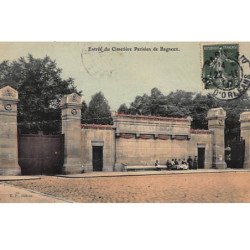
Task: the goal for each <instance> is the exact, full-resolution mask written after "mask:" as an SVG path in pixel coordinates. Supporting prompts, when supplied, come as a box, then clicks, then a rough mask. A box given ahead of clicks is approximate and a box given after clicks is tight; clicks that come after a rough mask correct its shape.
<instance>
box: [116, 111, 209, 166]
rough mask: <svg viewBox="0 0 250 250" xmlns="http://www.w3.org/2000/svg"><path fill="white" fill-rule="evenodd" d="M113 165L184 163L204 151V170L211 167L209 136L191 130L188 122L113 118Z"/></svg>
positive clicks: (140, 117)
mask: <svg viewBox="0 0 250 250" xmlns="http://www.w3.org/2000/svg"><path fill="white" fill-rule="evenodd" d="M114 125H115V127H116V131H115V133H116V164H117V165H118V166H119V165H121V164H126V165H153V164H154V162H155V161H156V160H159V162H160V164H165V163H166V161H167V160H171V159H172V158H177V159H183V158H185V159H187V157H188V156H191V157H192V158H193V157H194V156H196V155H197V154H198V147H203V148H205V168H210V167H211V166H212V136H213V135H212V133H211V132H210V131H207V130H191V128H190V125H191V119H190V118H165V117H164V118H163V117H145V116H132V115H115V116H114Z"/></svg>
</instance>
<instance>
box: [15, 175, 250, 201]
mask: <svg viewBox="0 0 250 250" xmlns="http://www.w3.org/2000/svg"><path fill="white" fill-rule="evenodd" d="M11 184H12V185H15V186H20V187H23V188H28V189H30V190H35V191H38V192H41V193H45V194H50V195H53V196H56V197H60V198H64V199H66V200H73V201H75V202H250V173H249V172H245V173H243V172H238V173H195V174H174V175H164V176H162V175H159V176H126V177H125V176H124V177H96V178H75V179H74V178H61V177H47V176H43V177H42V178H41V179H38V180H25V181H15V182H11Z"/></svg>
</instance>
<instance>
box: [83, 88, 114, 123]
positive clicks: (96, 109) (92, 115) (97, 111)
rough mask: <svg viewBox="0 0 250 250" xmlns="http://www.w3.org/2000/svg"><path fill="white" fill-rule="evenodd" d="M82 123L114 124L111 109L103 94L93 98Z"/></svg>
mask: <svg viewBox="0 0 250 250" xmlns="http://www.w3.org/2000/svg"><path fill="white" fill-rule="evenodd" d="M82 122H83V123H88V124H112V117H111V111H110V107H109V104H108V101H107V100H106V98H105V97H104V95H103V93H102V92H98V93H96V94H95V95H93V96H92V98H91V101H90V102H89V106H88V108H87V110H86V112H85V113H84V114H83V117H82Z"/></svg>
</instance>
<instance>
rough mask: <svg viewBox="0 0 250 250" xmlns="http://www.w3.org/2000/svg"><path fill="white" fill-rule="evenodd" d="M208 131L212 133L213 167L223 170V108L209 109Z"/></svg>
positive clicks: (224, 116)
mask: <svg viewBox="0 0 250 250" xmlns="http://www.w3.org/2000/svg"><path fill="white" fill-rule="evenodd" d="M207 119H208V129H209V130H210V131H212V132H213V145H212V148H213V149H212V151H213V167H215V168H220V169H225V168H226V166H227V165H226V163H225V139H224V137H225V119H226V111H225V110H224V109H223V108H214V109H210V110H209V111H208V114H207Z"/></svg>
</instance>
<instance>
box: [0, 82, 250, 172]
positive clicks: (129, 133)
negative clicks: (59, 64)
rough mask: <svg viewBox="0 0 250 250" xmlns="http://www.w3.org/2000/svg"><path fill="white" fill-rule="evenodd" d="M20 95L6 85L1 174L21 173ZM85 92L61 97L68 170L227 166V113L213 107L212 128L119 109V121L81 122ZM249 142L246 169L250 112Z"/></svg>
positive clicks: (0, 118) (0, 100)
mask: <svg viewBox="0 0 250 250" xmlns="http://www.w3.org/2000/svg"><path fill="white" fill-rule="evenodd" d="M17 103H18V93H17V91H16V90H14V89H12V88H11V87H9V86H7V87H4V88H2V89H0V174H1V175H19V174H20V173H21V168H20V167H19V165H18V143H17V140H18V136H17ZM81 103H82V100H81V96H79V95H78V94H76V93H72V94H70V95H66V96H64V97H63V98H62V100H61V109H62V134H63V135H64V144H63V145H64V154H63V155H64V164H63V167H62V171H63V173H64V174H76V173H82V172H91V171H107V172H110V171H124V170H125V166H154V163H155V162H156V161H158V162H159V164H160V165H165V164H166V162H167V160H169V161H171V160H172V159H178V160H179V159H180V160H183V159H186V160H187V158H188V157H189V156H191V158H192V159H194V157H195V156H197V158H198V162H197V164H198V167H199V168H205V169H209V168H217V169H225V168H226V163H225V143H224V141H225V140H224V129H225V118H226V112H225V111H224V110H223V109H222V108H214V109H210V110H209V111H208V114H207V120H208V130H193V129H191V122H192V118H191V117H187V118H171V117H155V116H141V115H126V114H118V113H113V114H112V116H113V125H97V124H94V125H90V124H81ZM240 122H241V136H242V138H243V139H244V140H245V163H244V168H249V167H250V133H249V132H250V131H249V130H250V112H244V113H242V114H241V116H240Z"/></svg>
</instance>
